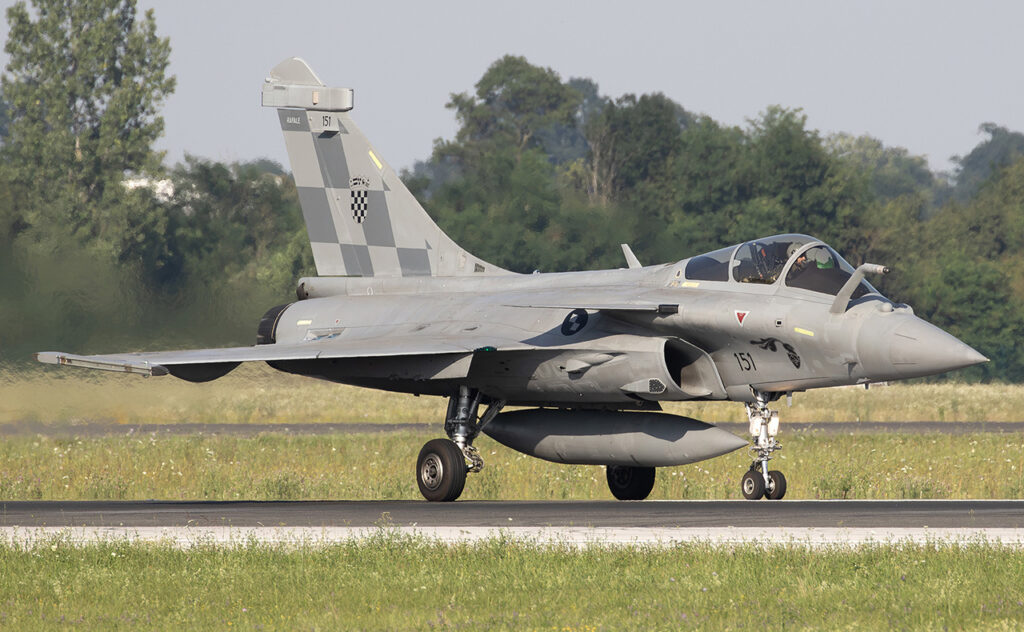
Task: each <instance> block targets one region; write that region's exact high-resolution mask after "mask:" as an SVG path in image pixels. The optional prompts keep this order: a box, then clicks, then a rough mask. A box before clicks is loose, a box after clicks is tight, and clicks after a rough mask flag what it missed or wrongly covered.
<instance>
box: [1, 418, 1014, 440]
mask: <svg viewBox="0 0 1024 632" xmlns="http://www.w3.org/2000/svg"><path fill="white" fill-rule="evenodd" d="M716 425H717V426H718V427H719V428H722V429H723V430H727V431H729V432H732V433H734V434H736V435H740V436H743V435H744V434H745V433H746V431H747V424H745V423H733V422H725V423H719V424H716ZM380 432H416V433H422V434H425V435H426V434H432V435H440V434H441V424H440V423H393V424H387V423H368V422H360V423H302V424H283V423H281V424H114V423H107V422H86V423H78V422H76V423H74V424H70V425H68V424H39V423H29V422H19V423H8V424H2V425H0V436H9V437H13V436H25V435H42V436H49V437H80V438H85V437H106V436H125V435H138V434H146V435H150V434H153V435H165V436H171V435H188V434H210V435H214V434H215V435H229V436H242V437H252V436H256V435H259V434H264V433H275V434H290V435H328V434H360V433H380ZM976 432H982V433H1024V422H1022V421H834V422H833V421H828V422H800V423H785V422H783V424H782V433H783V435H785V434H789V433H808V434H822V435H842V434H928V433H939V434H954V435H958V434H968V433H976Z"/></svg>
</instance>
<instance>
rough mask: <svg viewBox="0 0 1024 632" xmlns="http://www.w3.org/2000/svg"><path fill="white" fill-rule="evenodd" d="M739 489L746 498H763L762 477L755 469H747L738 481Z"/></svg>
mask: <svg viewBox="0 0 1024 632" xmlns="http://www.w3.org/2000/svg"><path fill="white" fill-rule="evenodd" d="M740 491H742V492H743V497H744V498H746V499H747V500H760V499H762V498H764V477H763V476H761V473H760V472H758V471H757V470H747V473H746V474H744V475H743V480H742V481H740Z"/></svg>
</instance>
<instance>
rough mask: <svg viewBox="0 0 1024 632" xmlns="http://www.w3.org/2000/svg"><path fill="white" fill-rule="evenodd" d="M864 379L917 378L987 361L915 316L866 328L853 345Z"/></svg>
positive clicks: (966, 346)
mask: <svg viewBox="0 0 1024 632" xmlns="http://www.w3.org/2000/svg"><path fill="white" fill-rule="evenodd" d="M857 346H858V351H859V355H860V356H861V362H862V364H863V365H864V369H865V370H866V371H867V373H868V376H869V377H872V378H876V379H877V378H882V377H893V378H900V377H920V376H923V375H934V374H936V373H945V372H946V371H953V370H956V369H962V368H965V367H969V366H973V365H975V364H980V363H982V362H988V358H986V357H985V356H983V355H981V354H980V353H978V352H977V351H975V350H974V349H972V348H971V347H970V346H968V345H966V344H964V343H963V342H961V341H960V340H959V339H957V338H956V337H955V336H952V335H950V334H948V333H946V332H945V331H943V330H941V329H939V328H938V327H936V326H935V325H931V324H929V323H927V322H925V321H923V320H921V319H920V318H917V317H916V316H907V317H904V318H900V319H899V320H895V321H890V322H887V323H885V325H883V326H879V327H873V326H870V325H869V326H866V327H865V328H864V330H862V332H861V335H860V338H859V340H858V343H857Z"/></svg>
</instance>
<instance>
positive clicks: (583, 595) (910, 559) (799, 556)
mask: <svg viewBox="0 0 1024 632" xmlns="http://www.w3.org/2000/svg"><path fill="white" fill-rule="evenodd" d="M1021 577H1024V551H1019V550H1007V549H1002V548H998V547H994V546H989V545H987V544H984V543H975V544H970V545H967V546H952V545H938V544H935V545H921V546H919V545H906V546H890V545H886V546H866V547H861V548H858V549H852V550H851V549H831V550H826V551H812V550H808V549H806V548H801V547H772V548H758V547H755V546H740V547H733V548H714V547H710V546H707V545H701V544H687V545H681V546H674V547H668V548H643V547H632V548H630V547H624V548H614V547H590V548H579V549H573V548H566V547H560V546H552V545H533V544H524V543H521V542H514V541H510V540H507V539H503V538H500V537H499V538H494V539H491V540H488V541H484V542H479V543H475V544H457V545H442V544H436V543H431V542H430V541H427V540H424V539H421V538H416V537H407V536H400V535H396V534H394V533H393V532H389V531H387V530H381V531H380V532H379V533H378V534H377V535H375V536H372V537H371V538H369V539H367V540H363V541H359V542H348V543H341V544H307V545H299V546H297V547H296V546H294V545H293V546H280V545H261V544H255V543H252V544H243V545H239V546H234V547H213V546H204V545H199V546H194V547H191V548H187V549H176V548H174V547H171V546H168V545H159V544H131V543H127V542H116V541H114V542H109V543H103V544H97V545H89V546H70V545H68V544H67V543H66V542H65V541H62V540H61V539H60V538H56V539H53V540H50V541H44V542H39V543H36V544H35V545H33V546H29V547H27V548H23V547H13V546H9V545H4V546H0V628H2V629H5V630H49V629H65V628H68V629H74V630H137V629H146V630H163V629H167V630H171V629H174V630H179V629H191V630H235V629H239V630H299V629H301V630H336V629H341V630H551V631H580V632H582V631H598V630H746V629H756V630H782V629H784V630H820V629H826V630H893V629H899V630H905V629H913V630H1019V629H1021V628H1022V627H1024V583H1022V582H1021Z"/></svg>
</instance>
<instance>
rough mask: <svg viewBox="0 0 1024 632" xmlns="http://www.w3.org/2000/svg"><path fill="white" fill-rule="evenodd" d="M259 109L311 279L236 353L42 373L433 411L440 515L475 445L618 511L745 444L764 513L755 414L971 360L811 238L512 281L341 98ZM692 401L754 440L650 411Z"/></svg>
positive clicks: (433, 467) (763, 416) (306, 81)
mask: <svg viewBox="0 0 1024 632" xmlns="http://www.w3.org/2000/svg"><path fill="white" fill-rule="evenodd" d="M262 102H263V105H264V106H266V107H273V108H276V110H277V114H278V117H279V120H280V124H281V129H282V130H283V132H284V138H285V145H286V146H287V150H288V156H289V160H290V161H291V166H292V170H293V175H294V178H295V184H296V187H297V189H298V196H299V200H300V203H301V207H302V214H303V218H304V220H305V223H306V228H307V230H308V233H309V239H310V242H311V246H312V251H313V257H314V260H315V263H316V270H317V276H315V277H310V278H303V279H300V280H299V281H298V289H297V298H298V300H297V301H295V302H293V303H289V304H286V305H278V306H276V307H273V308H271V309H270V310H268V311H267V312H266V314H264V316H263V318H262V319H261V320H260V321H259V325H258V327H257V331H256V344H255V345H254V346H251V347H239V348H224V349H199V350H188V351H167V352H153V353H121V354H114V355H92V356H82V355H73V354H70V353H63V352H42V353H38V354H36V357H37V359H38V360H39V361H41V362H45V363H50V364H60V365H66V366H78V367H87V368H92V369H102V370H109V371H120V372H124V373H130V374H141V375H144V376H161V375H167V374H170V375H173V376H175V377H178V378H181V379H184V380H189V381H192V382H206V381H208V380H213V379H216V378H218V377H221V376H223V375H225V374H226V373H228V372H229V371H231V370H232V369H234V368H235V367H236V366H238V365H239V363H241V362H266V363H267V364H269V365H270V366H271V367H273V368H275V369H277V370H279V371H283V372H286V373H294V374H298V375H305V376H310V377H314V378H319V379H323V380H329V381H332V382H338V383H343V384H352V385H356V386H361V387H367V388H377V389H383V390H389V391H397V392H402V393H412V394H417V395H432V396H438V397H446V398H448V402H449V403H448V411H447V414H446V416H445V419H444V433H445V434H446V435H447V438H437V439H433V440H431V441H428V442H427V443H426V445H424V446H423V449H422V450H421V451H420V453H419V457H418V459H417V462H416V480H417V484H418V486H419V489H420V491H421V492H422V494H423V496H424V497H425V498H426V499H427V500H431V501H452V500H455V499H456V498H458V497H459V495H460V494H461V493H462V491H463V488H464V485H465V483H466V479H467V474H471V473H474V472H479V471H480V470H481V469H482V468H483V466H484V462H483V459H482V458H481V456H480V452H479V451H478V450H477V448H476V446H474V440H475V439H476V437H478V436H479V434H480V433H481V432H483V433H485V434H487V435H488V436H490V437H492V438H493V439H495V440H497V441H498V442H500V443H502V444H504V445H506V446H508V447H510V448H512V449H514V450H518V451H520V452H523V453H526V454H529V455H532V456H535V457H539V458H541V459H547V460H549V461H554V462H558V463H576V464H593V465H603V466H605V467H606V476H607V480H608V486H609V489H610V491H611V493H612V494H613V495H614V496H615V497H616V498H618V499H621V500H642V499H644V498H646V497H647V496H648V494H649V493H650V492H651V490H652V488H653V485H654V481H655V472H656V468H658V467H665V466H675V465H682V464H686V463H693V462H696V461H700V460H703V459H709V458H712V457H716V456H720V455H723V454H726V453H728V452H731V451H733V450H736V449H738V448H741V447H745V446H748V447H749V448H750V450H751V452H752V463H751V466H750V469H749V471H747V472H746V474H744V476H743V477H742V480H741V490H742V493H743V496H744V497H746V498H748V499H759V498H769V499H780V498H782V497H783V496H784V495H785V493H786V478H785V476H784V475H783V474H782V473H781V472H779V471H777V470H769V468H768V461H769V460H770V459H771V458H772V455H773V453H774V452H775V451H776V450H778V449H779V448H780V444H779V442H778V434H779V414H778V412H777V411H775V410H772V409H771V404H772V402H775V401H777V400H778V399H779V398H780V397H781V396H783V395H789V394H792V393H794V392H801V391H806V390H808V389H813V388H826V387H833V386H841V385H853V384H870V383H872V382H879V381H890V380H899V379H904V378H912V377H919V376H924V375H932V374H936V373H943V372H945V371H951V370H954V369H958V368H962V367H967V366H971V365H973V364H978V363H980V362H985V361H986V358H985V357H984V356H982V355H981V354H980V353H978V352H977V351H975V350H974V349H972V348H971V347H969V346H967V345H966V344H964V343H963V342H961V341H960V340H958V339H956V338H955V337H953V336H951V335H950V334H948V333H946V332H944V331H942V330H941V329H939V328H937V327H934V326H932V325H930V324H928V323H927V322H925V321H923V320H921V319H920V318H918V317H916V316H915V315H914V311H913V310H912V309H911V308H910V307H909V306H907V305H904V304H900V303H894V302H893V301H891V300H889V299H887V298H886V297H884V296H883V295H882V294H881V293H879V292H878V290H876V289H875V288H874V287H872V286H871V284H870V283H868V281H867V280H866V279H865V276H866V275H869V274H871V275H878V274H885V273H887V272H888V270H887V269H886V268H885V267H883V266H881V265H874V264H870V263H864V264H862V265H860V266H859V267H856V268H854V267H853V266H851V265H850V264H849V263H847V262H846V260H844V259H843V258H842V257H841V256H840V255H839V253H837V252H836V251H835V250H833V249H832V248H831V247H829V246H828V245H827V244H825V243H822V242H821V241H820V240H818V239H815V238H814V237H810V236H807V235H798V234H788V235H775V236H772V237H765V238H762V239H755V240H753V241H748V242H746V243H742V244H738V245H735V246H730V247H728V248H723V249H721V250H716V251H714V252H709V253H706V254H702V255H699V256H693V257H690V258H688V259H683V260H681V261H676V262H673V263H665V264H659V265H652V266H642V265H640V263H639V261H638V260H637V258H636V257H635V256H634V255H633V253H632V251H631V250H630V249H629V247H628V246H625V245H624V246H623V252H624V255H625V259H626V262H627V266H628V267H626V268H623V269H617V270H601V271H588V272H567V273H546V274H539V273H535V274H525V275H524V274H516V273H512V272H509V271H508V270H504V269H502V268H500V267H498V266H495V265H492V264H490V263H488V262H486V261H484V260H482V259H480V258H478V257H476V256H474V255H472V254H470V253H469V252H466V251H465V250H464V249H462V248H461V247H459V245H458V244H456V243H455V242H454V241H452V240H451V239H450V238H449V237H448V236H447V235H446V234H445V233H444V232H443V231H442V230H441V229H440V228H439V227H438V226H437V225H436V224H435V223H434V222H433V221H432V220H431V218H430V217H429V215H427V213H426V212H425V211H424V210H423V208H422V207H421V206H420V204H419V203H418V202H417V200H416V198H415V197H413V195H412V194H411V193H410V192H409V190H408V189H406V187H405V185H404V184H403V183H402V181H401V179H399V177H398V175H397V174H396V173H395V171H394V170H392V169H391V168H390V167H389V166H388V165H387V164H386V163H385V162H384V160H383V159H382V158H381V157H380V156H379V155H378V153H377V152H376V151H375V150H374V148H373V147H372V146H371V145H370V143H369V142H368V141H367V139H366V137H365V136H364V135H363V134H362V132H360V130H359V128H358V127H357V126H356V124H355V122H354V121H353V120H352V116H351V114H350V111H351V110H352V108H353V92H352V90H351V89H347V88H330V87H327V86H325V85H324V83H323V82H322V81H320V79H319V78H318V77H317V75H316V74H315V73H314V72H313V71H312V70H311V69H310V67H309V66H308V65H307V64H306V63H305V62H304V61H302V60H301V59H298V58H292V59H288V60H285V61H283V62H282V63H280V64H279V65H278V66H276V67H275V68H274V69H273V70H272V71H271V72H270V76H269V77H268V78H267V79H266V82H265V84H264V85H263V90H262ZM479 230H501V228H500V227H488V226H480V227H479ZM687 400H689V401H695V400H722V401H731V402H741V403H743V404H744V405H745V406H746V413H747V417H748V419H749V422H750V423H749V436H750V441H749V442H748V441H747V440H746V439H743V438H740V437H738V436H736V435H733V434H731V433H729V432H726V431H724V430H722V429H720V428H716V427H715V426H713V425H711V424H707V423H704V422H701V421H698V420H695V419H689V418H686V417H681V416H676V415H670V414H665V413H662V412H658V411H660V410H661V402H666V401H687ZM507 406H514V407H518V410H514V411H505V412H502V411H503V409H505V407H507ZM481 411H482V412H481Z"/></svg>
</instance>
